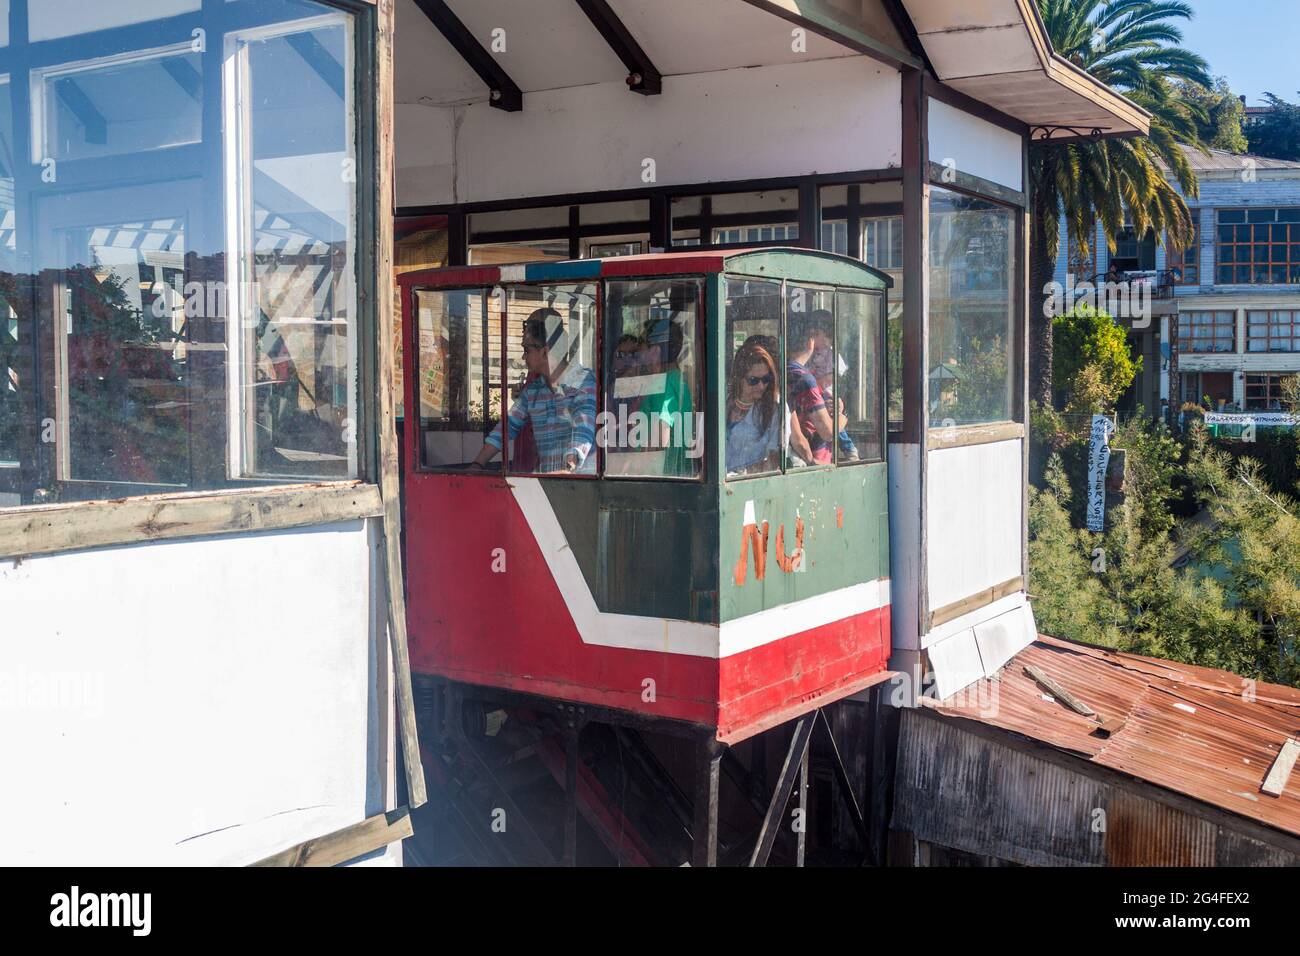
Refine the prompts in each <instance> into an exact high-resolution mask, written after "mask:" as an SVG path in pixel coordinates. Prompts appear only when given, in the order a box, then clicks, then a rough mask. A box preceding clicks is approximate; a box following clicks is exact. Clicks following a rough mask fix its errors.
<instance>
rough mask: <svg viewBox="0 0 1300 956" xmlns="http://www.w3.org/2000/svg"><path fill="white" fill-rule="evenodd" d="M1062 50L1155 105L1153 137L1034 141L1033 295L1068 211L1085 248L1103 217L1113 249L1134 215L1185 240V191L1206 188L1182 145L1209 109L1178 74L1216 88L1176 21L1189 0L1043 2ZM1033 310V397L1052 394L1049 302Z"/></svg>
mask: <svg viewBox="0 0 1300 956" xmlns="http://www.w3.org/2000/svg"><path fill="white" fill-rule="evenodd" d="M1038 5H1039V9H1040V10H1041V12H1042V15H1043V22H1044V23H1045V24H1046V26H1047V32H1048V35H1049V36H1050V37H1051V40H1052V46H1053V47H1054V48H1055V50H1056V51H1057V52H1058V53H1060V54H1061V55H1062V56H1064V57H1065V58H1066V59H1068V60H1070V61H1071V62H1073V63H1074V64H1075V65H1077V66H1080V67H1082V68H1083V69H1085V70H1087V71H1088V72H1089V73H1091V74H1092V75H1093V76H1095V77H1097V79H1099V80H1101V81H1102V82H1103V83H1106V84H1107V85H1108V86H1111V87H1113V88H1115V89H1117V90H1119V91H1120V92H1122V93H1123V94H1124V95H1125V96H1127V97H1128V98H1129V99H1131V100H1132V101H1133V102H1135V103H1137V104H1138V105H1139V106H1141V107H1143V108H1144V109H1146V110H1147V111H1148V112H1150V113H1151V133H1150V135H1149V136H1145V137H1136V138H1132V139H1101V140H1095V141H1094V140H1085V141H1079V142H1073V143H1053V142H1043V141H1036V142H1034V143H1033V144H1031V146H1030V152H1029V174H1030V186H1031V191H1032V193H1031V200H1030V202H1031V204H1032V205H1031V212H1032V217H1031V228H1030V251H1029V275H1030V285H1031V291H1032V294H1033V296H1034V297H1035V298H1034V299H1033V300H1032V301H1037V300H1036V297H1037V295H1038V294H1040V293H1042V292H1043V290H1044V288H1045V287H1046V286H1047V285H1048V284H1049V283H1050V282H1051V281H1052V273H1053V266H1054V264H1055V261H1056V252H1057V248H1058V243H1059V241H1060V235H1059V232H1060V230H1059V226H1058V223H1059V220H1060V217H1061V215H1062V214H1064V217H1065V221H1066V224H1067V226H1068V228H1069V232H1070V235H1071V236H1074V237H1075V238H1076V241H1077V242H1078V243H1079V244H1080V247H1081V248H1082V249H1083V250H1084V251H1086V250H1087V243H1088V241H1089V240H1090V238H1091V237H1092V236H1093V235H1094V234H1095V232H1096V224H1097V223H1098V222H1100V223H1101V226H1102V231H1103V232H1104V234H1105V236H1106V242H1107V245H1108V246H1109V247H1110V248H1111V250H1112V251H1113V250H1114V248H1115V241H1116V239H1117V237H1118V236H1119V234H1120V232H1121V231H1122V230H1123V228H1124V223H1125V218H1126V217H1127V218H1128V220H1129V221H1130V222H1131V223H1132V225H1133V228H1134V230H1135V231H1136V232H1137V234H1138V235H1139V236H1143V235H1146V233H1147V230H1149V229H1150V230H1154V231H1155V233H1156V235H1157V236H1158V237H1159V236H1161V235H1162V234H1168V235H1169V236H1170V238H1171V240H1172V241H1173V243H1174V244H1175V245H1177V246H1179V247H1184V246H1186V244H1187V243H1188V242H1189V241H1190V240H1191V236H1192V229H1193V225H1192V220H1191V215H1190V213H1189V212H1188V209H1187V204H1186V203H1185V202H1184V201H1183V197H1182V196H1181V195H1179V193H1178V191H1177V190H1176V189H1175V188H1174V187H1173V185H1172V184H1171V183H1170V182H1169V178H1168V176H1169V175H1170V174H1171V173H1172V176H1173V178H1174V179H1176V180H1177V182H1178V185H1179V187H1181V189H1182V191H1183V195H1186V196H1188V197H1192V198H1195V197H1196V196H1197V194H1198V186H1197V181H1196V174H1195V173H1194V172H1193V171H1192V168H1191V166H1190V164H1189V163H1188V162H1187V157H1186V156H1185V155H1184V154H1183V152H1182V151H1181V150H1180V149H1179V144H1180V143H1181V144H1186V145H1190V146H1195V147H1198V148H1201V149H1203V148H1204V147H1203V145H1202V144H1201V142H1200V138H1199V135H1198V132H1197V126H1196V120H1197V118H1198V117H1200V118H1203V117H1202V113H1203V112H1204V110H1203V108H1202V107H1200V106H1199V105H1197V104H1196V103H1194V102H1191V101H1189V100H1185V99H1183V98H1181V97H1180V96H1179V95H1178V91H1177V89H1176V87H1175V85H1174V84H1173V82H1172V81H1174V80H1187V81H1190V82H1192V83H1197V84H1200V85H1201V86H1205V87H1209V88H1212V87H1213V85H1214V81H1213V79H1212V78H1211V77H1210V75H1209V71H1208V66H1207V64H1206V62H1205V60H1203V59H1202V58H1201V57H1199V56H1197V55H1196V54H1194V53H1191V52H1189V51H1187V50H1185V49H1183V48H1181V47H1180V46H1178V44H1179V43H1181V42H1182V38H1183V35H1182V32H1181V31H1180V30H1179V29H1178V28H1177V26H1175V25H1174V22H1173V21H1177V20H1190V19H1191V18H1192V15H1193V13H1192V8H1191V5H1190V4H1189V3H1185V2H1183V0H1038ZM1030 311H1031V315H1030V363H1029V364H1030V367H1029V375H1030V383H1029V389H1030V397H1031V398H1033V399H1035V400H1036V401H1039V402H1042V403H1043V404H1047V405H1050V404H1051V401H1052V320H1051V319H1050V318H1047V317H1046V316H1045V315H1044V310H1043V309H1041V308H1032V309H1031V310H1030Z"/></svg>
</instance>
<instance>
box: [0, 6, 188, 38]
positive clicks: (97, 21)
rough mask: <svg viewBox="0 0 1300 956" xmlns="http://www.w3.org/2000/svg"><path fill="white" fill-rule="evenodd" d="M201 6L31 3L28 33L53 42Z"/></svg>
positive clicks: (185, 11) (32, 36) (178, 14)
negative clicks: (61, 38)
mask: <svg viewBox="0 0 1300 956" xmlns="http://www.w3.org/2000/svg"><path fill="white" fill-rule="evenodd" d="M201 5H202V2H201V0H113V2H112V3H87V2H86V0H29V2H28V5H27V9H28V14H27V15H28V23H29V26H28V31H29V34H30V36H31V39H32V40H33V41H36V40H54V39H58V38H60V37H70V36H77V35H79V34H83V33H92V32H95V31H98V30H111V29H113V28H114V27H123V26H130V25H133V24H137V23H148V22H150V21H152V20H161V19H163V18H164V17H174V16H180V15H181V14H185V13H197V12H198V10H199V7H200V6H201ZM8 6H9V4H5V7H8Z"/></svg>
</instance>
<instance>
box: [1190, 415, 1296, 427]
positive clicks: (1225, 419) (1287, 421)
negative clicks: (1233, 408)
mask: <svg viewBox="0 0 1300 956" xmlns="http://www.w3.org/2000/svg"><path fill="white" fill-rule="evenodd" d="M1205 424H1207V425H1254V426H1255V427H1256V428H1293V427H1295V426H1296V425H1300V416H1296V415H1288V414H1287V413H1286V412H1206V413H1205Z"/></svg>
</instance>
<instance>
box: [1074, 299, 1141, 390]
mask: <svg viewBox="0 0 1300 956" xmlns="http://www.w3.org/2000/svg"><path fill="white" fill-rule="evenodd" d="M1052 337H1053V340H1054V347H1053V351H1052V366H1053V368H1052V377H1053V381H1054V382H1055V387H1056V388H1057V390H1058V392H1059V391H1061V390H1065V391H1066V392H1067V393H1073V394H1074V395H1076V396H1080V397H1082V398H1083V399H1084V401H1083V402H1082V403H1076V407H1075V408H1074V409H1072V410H1075V411H1080V412H1088V413H1097V412H1109V411H1113V410H1114V408H1115V403H1116V402H1117V401H1119V398H1120V396H1121V395H1123V394H1124V392H1125V390H1126V389H1127V388H1128V387H1129V386H1130V385H1132V384H1133V379H1135V378H1136V377H1137V374H1138V372H1140V371H1142V357H1141V356H1138V358H1137V359H1136V360H1134V359H1133V358H1132V357H1131V356H1130V354H1129V344H1128V333H1127V332H1126V331H1125V330H1124V329H1123V328H1121V327H1120V326H1119V325H1118V324H1117V323H1116V322H1115V320H1114V319H1113V318H1111V316H1110V315H1109V313H1106V312H1103V311H1101V310H1100V309H1096V308H1093V307H1092V306H1090V305H1078V306H1075V308H1074V309H1073V310H1072V311H1071V312H1070V313H1068V314H1067V315H1058V316H1057V317H1056V318H1055V319H1054V320H1053V322H1052ZM1085 383H1087V384H1088V387H1087V388H1085V387H1084V385H1085ZM1080 404H1081V405H1082V406H1083V407H1078V406H1079V405H1080Z"/></svg>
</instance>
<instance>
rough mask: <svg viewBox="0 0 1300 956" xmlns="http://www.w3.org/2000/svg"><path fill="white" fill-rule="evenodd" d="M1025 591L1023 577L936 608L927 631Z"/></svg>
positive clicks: (932, 612) (931, 614)
mask: <svg viewBox="0 0 1300 956" xmlns="http://www.w3.org/2000/svg"><path fill="white" fill-rule="evenodd" d="M1024 589H1025V579H1024V578H1023V577H1014V578H1011V579H1010V580H1009V581H1003V582H1002V583H1001V584H995V585H993V587H991V588H985V589H984V590H982V591H976V592H975V593H974V594H970V595H967V596H966V597H964V598H962V599H961V600H960V601H953V602H952V603H951V604H945V605H944V606H943V607H940V608H936V609H935V610H934V611H931V612H930V618H929V627H927V628H926V630H927V631H932V630H934V629H935V628H936V627H938V626H939V625H940V624H946V623H948V622H949V621H953V620H956V619H957V618H959V617H961V616H962V615H963V614H969V613H970V612H971V611H977V610H979V609H980V608H982V607H987V606H988V605H990V604H992V603H993V602H994V601H1000V600H1002V599H1003V598H1004V597H1007V596H1008V595H1010V594H1015V593H1016V592H1017V591H1023V590H1024Z"/></svg>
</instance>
